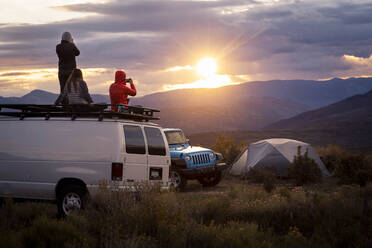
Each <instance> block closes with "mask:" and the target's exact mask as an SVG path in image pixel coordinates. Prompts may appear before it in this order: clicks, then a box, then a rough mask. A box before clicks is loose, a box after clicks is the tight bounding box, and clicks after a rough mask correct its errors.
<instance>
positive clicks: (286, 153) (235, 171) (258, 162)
mask: <svg viewBox="0 0 372 248" xmlns="http://www.w3.org/2000/svg"><path fill="white" fill-rule="evenodd" d="M299 146H300V147H301V154H302V155H303V154H304V153H305V152H306V150H307V151H308V156H309V157H310V158H312V159H314V160H315V162H316V163H317V164H318V166H319V168H320V170H321V171H322V176H323V177H327V176H330V174H329V172H328V170H327V168H326V167H325V166H324V164H323V162H322V161H321V160H320V158H319V156H318V154H317V153H316V152H315V150H314V149H313V148H312V147H311V145H310V144H307V143H304V142H301V141H297V140H291V139H267V140H261V141H258V142H255V143H252V144H250V145H249V146H248V147H246V148H245V149H244V150H243V151H242V152H241V153H240V155H239V156H238V157H237V158H236V159H235V161H234V163H233V165H232V167H231V170H230V173H231V174H232V175H243V174H245V173H246V172H248V171H249V169H250V168H264V167H273V168H275V169H276V173H277V175H278V176H285V175H286V174H287V168H288V166H289V165H290V163H292V162H293V159H294V156H296V155H297V150H298V147H299Z"/></svg>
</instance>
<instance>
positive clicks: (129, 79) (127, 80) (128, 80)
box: [125, 78, 133, 84]
mask: <svg viewBox="0 0 372 248" xmlns="http://www.w3.org/2000/svg"><path fill="white" fill-rule="evenodd" d="M125 82H126V83H129V84H130V83H132V82H133V80H132V79H131V78H127V79H126V80H125Z"/></svg>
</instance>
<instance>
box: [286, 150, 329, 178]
mask: <svg viewBox="0 0 372 248" xmlns="http://www.w3.org/2000/svg"><path fill="white" fill-rule="evenodd" d="M288 176H289V177H290V178H292V179H294V180H295V182H296V185H303V184H307V183H315V182H318V181H320V179H321V177H322V172H321V170H320V169H319V167H318V165H317V164H316V163H315V161H314V159H312V158H309V156H308V151H307V150H306V152H305V154H304V155H301V147H300V146H299V147H298V151H297V156H295V157H294V160H293V162H292V163H291V164H290V165H289V167H288Z"/></svg>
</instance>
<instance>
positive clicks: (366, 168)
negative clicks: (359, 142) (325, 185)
mask: <svg viewBox="0 0 372 248" xmlns="http://www.w3.org/2000/svg"><path fill="white" fill-rule="evenodd" d="M334 174H335V176H336V177H338V178H339V179H340V181H339V182H340V183H342V184H350V183H358V184H360V185H361V186H365V185H366V183H367V182H368V181H371V180H372V165H371V163H370V162H369V161H368V160H367V158H366V157H365V156H364V155H348V156H346V157H343V158H341V159H340V160H339V161H338V163H337V165H336V168H335V173H334Z"/></svg>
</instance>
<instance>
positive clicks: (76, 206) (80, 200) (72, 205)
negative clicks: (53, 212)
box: [57, 184, 88, 217]
mask: <svg viewBox="0 0 372 248" xmlns="http://www.w3.org/2000/svg"><path fill="white" fill-rule="evenodd" d="M87 199H88V193H87V190H86V188H85V187H83V186H81V185H76V184H70V185H66V186H64V187H63V188H62V189H61V191H60V193H59V194H58V196H57V207H58V215H59V216H60V217H66V216H68V215H69V214H70V213H71V212H72V211H73V210H81V209H84V207H85V205H86V203H87Z"/></svg>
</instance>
